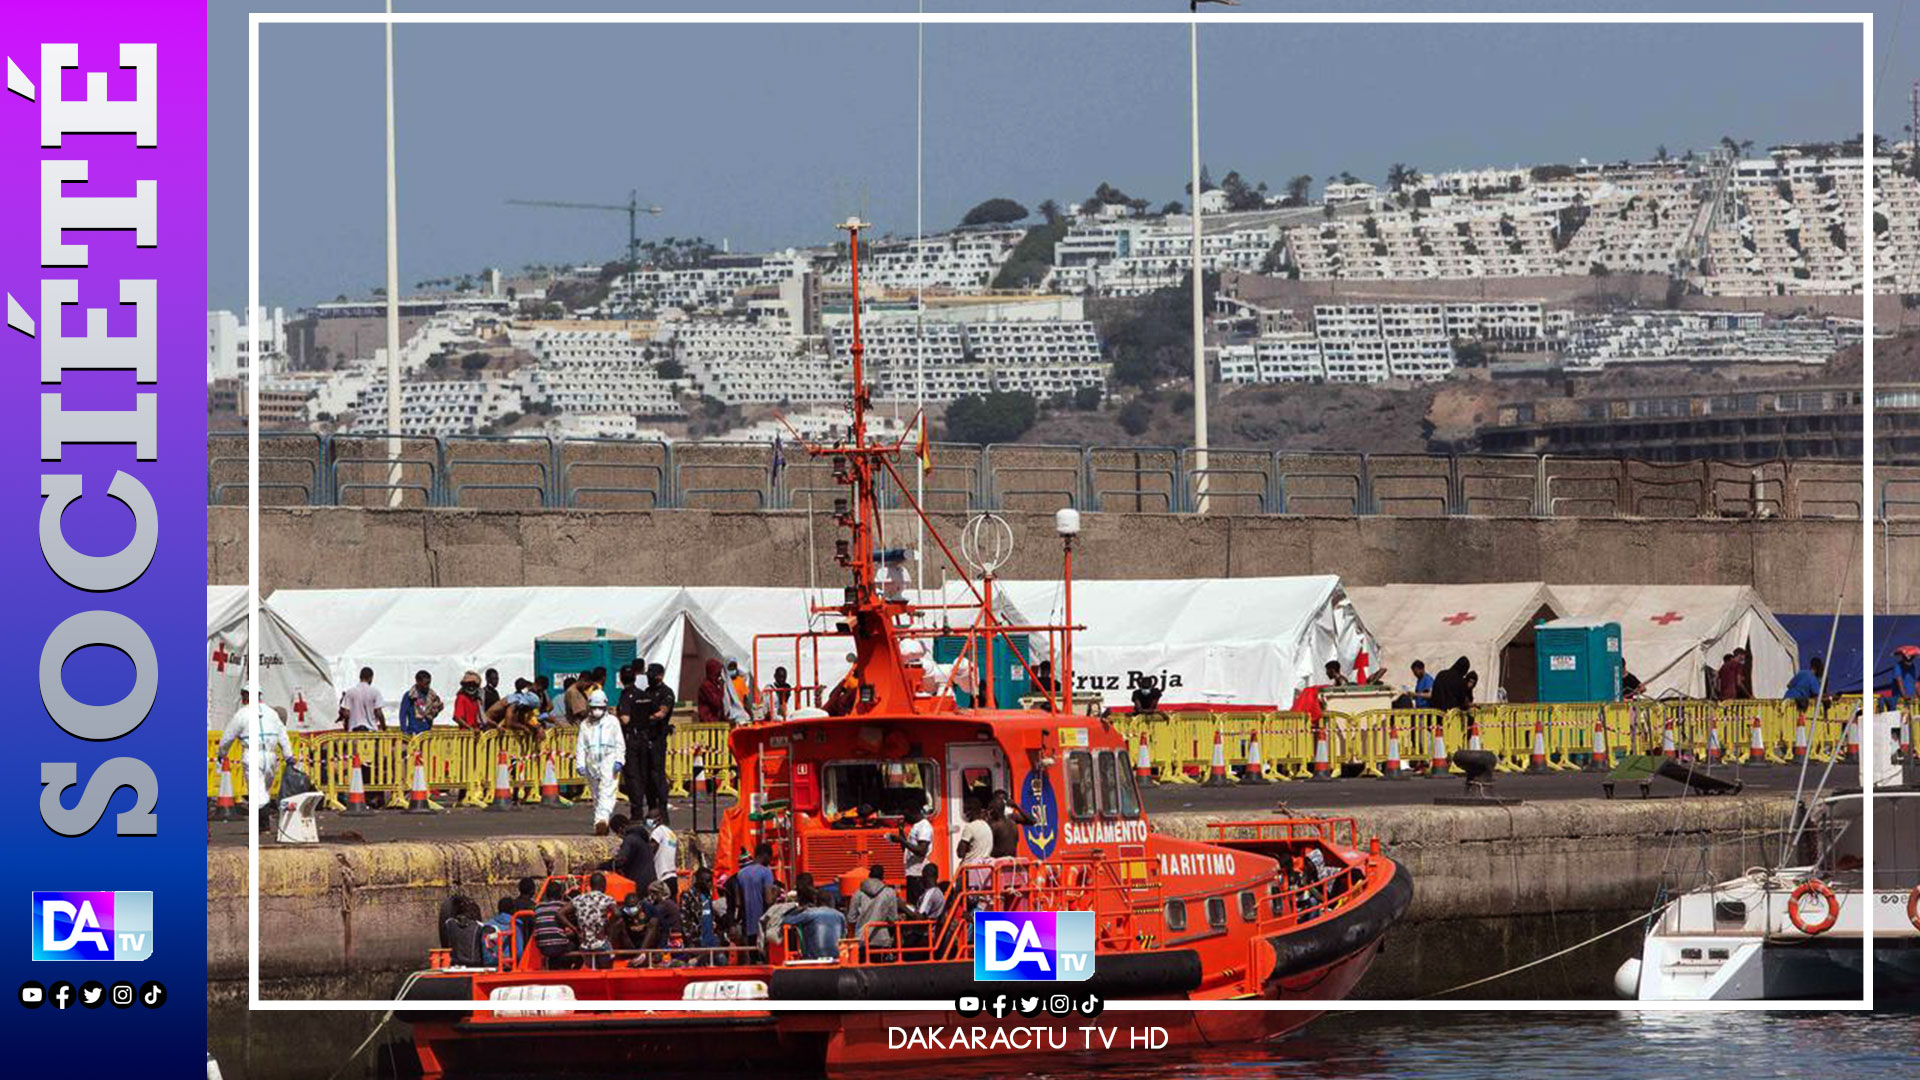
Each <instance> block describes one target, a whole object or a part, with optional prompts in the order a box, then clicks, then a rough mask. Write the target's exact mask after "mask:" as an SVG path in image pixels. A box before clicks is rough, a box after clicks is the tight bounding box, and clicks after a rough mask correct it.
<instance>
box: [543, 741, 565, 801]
mask: <svg viewBox="0 0 1920 1080" xmlns="http://www.w3.org/2000/svg"><path fill="white" fill-rule="evenodd" d="M542 758H543V760H544V761H545V765H544V766H543V767H542V768H541V770H540V805H541V806H545V807H548V808H550V809H554V810H559V809H562V808H565V807H568V806H572V805H573V804H572V803H571V802H568V801H567V800H566V799H563V798H561V797H560V775H559V774H558V773H557V772H555V771H554V768H553V751H551V750H549V751H547V752H546V753H545V754H543V755H542Z"/></svg>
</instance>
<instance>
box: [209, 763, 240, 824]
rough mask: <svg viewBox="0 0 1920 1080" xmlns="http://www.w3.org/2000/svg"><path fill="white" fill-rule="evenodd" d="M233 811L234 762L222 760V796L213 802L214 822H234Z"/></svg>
mask: <svg viewBox="0 0 1920 1080" xmlns="http://www.w3.org/2000/svg"><path fill="white" fill-rule="evenodd" d="M234 817H235V814H234V810H233V762H231V761H228V760H227V759H226V758H221V759H220V794H219V795H218V796H217V797H216V798H215V799H214V800H213V820H215V821H232V820H233V819H234Z"/></svg>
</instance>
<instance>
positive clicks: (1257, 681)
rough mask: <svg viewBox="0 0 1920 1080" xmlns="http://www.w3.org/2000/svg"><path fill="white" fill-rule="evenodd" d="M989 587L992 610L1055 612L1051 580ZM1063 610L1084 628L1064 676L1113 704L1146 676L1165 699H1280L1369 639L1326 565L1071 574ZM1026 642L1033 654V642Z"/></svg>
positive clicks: (1058, 607)
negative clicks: (1233, 573)
mask: <svg viewBox="0 0 1920 1080" xmlns="http://www.w3.org/2000/svg"><path fill="white" fill-rule="evenodd" d="M994 589H995V593H996V603H995V607H996V608H997V609H998V610H999V612H1000V617H1001V618H1002V619H1019V620H1021V621H1023V622H1027V623H1057V622H1061V621H1064V619H1065V610H1064V604H1063V603H1062V600H1063V596H1062V589H1061V585H1060V582H1058V581H996V582H995V583H994ZM967 599H968V593H967V591H966V588H965V587H964V586H961V585H954V584H950V585H949V586H948V588H947V600H948V602H949V603H960V602H965V601H967ZM1073 620H1074V622H1076V623H1079V624H1082V625H1084V626H1085V627H1086V629H1085V630H1084V631H1082V632H1080V633H1079V634H1076V635H1074V642H1073V670H1074V681H1075V683H1076V684H1077V685H1078V686H1079V687H1080V688H1081V689H1082V690H1086V689H1097V690H1098V691H1099V692H1100V695H1101V697H1102V699H1103V700H1104V701H1105V702H1106V703H1107V704H1108V705H1114V706H1120V705H1127V704H1129V703H1131V701H1132V696H1133V688H1134V686H1135V685H1137V684H1138V683H1139V682H1140V681H1142V680H1146V679H1152V680H1155V681H1158V682H1160V683H1162V684H1163V689H1162V697H1161V700H1162V702H1163V703H1166V704H1197V703H1202V702H1210V703H1218V704H1241V705H1278V706H1279V707H1281V708H1286V707H1287V706H1288V705H1290V704H1292V702H1293V697H1294V694H1295V693H1297V692H1298V691H1299V690H1301V689H1302V688H1304V687H1306V686H1308V685H1310V684H1312V683H1314V682H1319V681H1321V677H1322V674H1323V671H1324V669H1325V667H1326V663H1327V661H1329V660H1339V661H1340V663H1341V665H1342V666H1343V667H1349V668H1350V667H1351V666H1352V664H1353V660H1354V657H1355V656H1356V655H1357V654H1358V653H1360V652H1362V651H1365V652H1367V653H1369V654H1376V655H1377V653H1378V650H1379V646H1378V643H1376V642H1375V641H1374V639H1373V636H1372V635H1371V634H1369V633H1368V631H1367V627H1366V625H1365V623H1363V622H1362V621H1361V616H1360V615H1359V614H1358V613H1356V612H1355V610H1354V606H1353V604H1352V603H1351V602H1350V601H1349V600H1348V599H1347V595H1346V593H1345V591H1344V590H1342V588H1341V586H1340V579H1339V578H1337V577H1332V576H1315V577H1272V578H1231V579H1200V580H1164V581H1076V582H1074V585H1073ZM1034 644H1035V647H1036V648H1035V655H1036V657H1037V656H1039V655H1042V654H1043V652H1044V643H1043V642H1042V641H1040V640H1036V641H1035V643H1034ZM1057 666H1058V665H1056V668H1057Z"/></svg>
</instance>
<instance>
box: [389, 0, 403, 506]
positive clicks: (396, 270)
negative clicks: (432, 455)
mask: <svg viewBox="0 0 1920 1080" xmlns="http://www.w3.org/2000/svg"><path fill="white" fill-rule="evenodd" d="M387 15H388V19H387V462H388V464H387V505H388V506H391V507H397V506H399V505H400V494H401V492H400V479H401V472H400V453H401V449H402V447H401V441H400V197H399V183H398V181H397V180H396V178H395V166H394V153H393V19H392V15H393V0H387Z"/></svg>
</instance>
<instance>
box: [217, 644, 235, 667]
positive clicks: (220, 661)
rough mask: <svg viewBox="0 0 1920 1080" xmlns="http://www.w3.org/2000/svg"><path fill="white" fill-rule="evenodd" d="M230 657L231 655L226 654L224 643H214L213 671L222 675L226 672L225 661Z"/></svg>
mask: <svg viewBox="0 0 1920 1080" xmlns="http://www.w3.org/2000/svg"><path fill="white" fill-rule="evenodd" d="M231 656H232V654H231V653H229V652H227V643H226V642H224V641H215V642H214V643H213V669H214V670H215V671H218V672H222V673H224V672H225V671H226V670H227V660H228V659H229V657H231Z"/></svg>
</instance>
